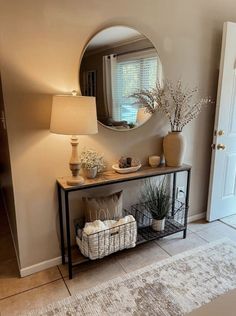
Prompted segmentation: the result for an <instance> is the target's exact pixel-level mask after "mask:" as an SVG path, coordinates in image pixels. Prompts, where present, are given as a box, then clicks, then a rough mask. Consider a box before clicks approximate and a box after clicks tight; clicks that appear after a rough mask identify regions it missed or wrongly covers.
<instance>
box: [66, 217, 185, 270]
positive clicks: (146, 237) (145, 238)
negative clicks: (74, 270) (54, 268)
mask: <svg viewBox="0 0 236 316" xmlns="http://www.w3.org/2000/svg"><path fill="white" fill-rule="evenodd" d="M181 231H182V232H183V233H185V232H186V227H185V226H183V225H180V224H179V223H178V222H175V221H174V220H169V219H168V220H167V221H166V224H165V230H163V231H161V232H156V231H154V230H153V229H152V228H151V227H144V228H139V229H138V234H137V243H136V246H138V245H140V244H143V243H146V242H149V241H151V240H155V239H160V238H163V237H166V236H169V235H174V234H176V233H178V232H181ZM129 249H130V248H129ZM131 249H133V248H131ZM127 250H128V249H124V250H121V251H127ZM66 259H67V255H66ZM101 259H102V258H101ZM101 259H96V260H90V259H89V258H87V257H85V256H83V255H82V253H81V252H80V250H79V247H78V246H73V247H72V266H73V267H75V266H78V265H80V264H82V263H85V262H88V261H99V260H101ZM66 261H68V260H66Z"/></svg>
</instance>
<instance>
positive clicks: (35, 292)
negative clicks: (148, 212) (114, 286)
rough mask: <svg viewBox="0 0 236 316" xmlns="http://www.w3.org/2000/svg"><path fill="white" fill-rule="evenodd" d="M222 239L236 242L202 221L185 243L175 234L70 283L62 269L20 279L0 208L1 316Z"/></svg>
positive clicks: (94, 265) (86, 269)
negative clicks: (225, 238)
mask: <svg viewBox="0 0 236 316" xmlns="http://www.w3.org/2000/svg"><path fill="white" fill-rule="evenodd" d="M224 236H225V237H228V238H231V239H232V240H234V241H236V230H235V229H233V228H231V227H230V226H228V225H226V224H224V223H222V222H220V221H216V222H213V223H206V222H205V221H203V220H201V221H197V222H194V223H190V224H189V226H188V234H187V238H186V239H182V233H178V234H175V235H172V236H169V237H166V238H164V239H162V240H159V241H153V242H150V243H147V244H143V245H140V246H138V247H136V248H133V249H130V250H125V251H123V252H121V253H117V254H114V255H112V256H110V257H107V258H105V259H102V260H100V262H89V263H85V264H83V265H81V266H80V267H79V268H78V269H77V271H75V273H74V277H73V279H72V280H69V279H68V273H67V269H66V267H65V266H62V265H61V266H57V267H53V268H50V269H47V270H45V271H42V272H38V273H35V274H33V275H30V276H27V277H25V278H19V275H18V270H17V262H16V258H15V254H14V249H13V244H12V241H11V235H10V231H9V229H8V226H7V221H6V217H5V214H4V213H3V212H2V210H1V207H0V315H1V316H8V315H11V316H14V315H18V314H19V313H24V311H26V310H29V309H35V308H39V307H42V306H45V305H46V304H49V303H52V302H53V301H57V300H60V299H63V298H66V297H69V296H70V295H73V294H74V293H76V292H79V291H82V290H84V289H87V288H90V287H93V286H95V285H97V284H99V283H102V282H105V281H107V280H109V279H112V278H115V277H117V276H120V275H124V274H125V273H129V272H130V271H134V270H136V269H139V268H141V267H143V266H145V265H148V264H151V263H154V262H157V261H159V260H163V259H165V258H168V257H169V256H173V255H175V254H177V253H180V252H183V251H186V250H189V249H192V248H194V247H197V246H200V245H203V244H206V243H207V242H210V241H212V240H216V239H219V238H222V237H224Z"/></svg>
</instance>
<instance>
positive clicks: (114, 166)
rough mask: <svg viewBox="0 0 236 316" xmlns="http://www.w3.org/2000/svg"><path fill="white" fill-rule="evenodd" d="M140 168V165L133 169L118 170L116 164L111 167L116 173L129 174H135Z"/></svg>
mask: <svg viewBox="0 0 236 316" xmlns="http://www.w3.org/2000/svg"><path fill="white" fill-rule="evenodd" d="M141 167H142V165H141V164H140V165H138V166H135V167H129V168H119V165H118V164H115V165H113V166H112V169H113V170H115V171H116V172H118V173H131V172H136V171H138V170H139V169H140V168H141Z"/></svg>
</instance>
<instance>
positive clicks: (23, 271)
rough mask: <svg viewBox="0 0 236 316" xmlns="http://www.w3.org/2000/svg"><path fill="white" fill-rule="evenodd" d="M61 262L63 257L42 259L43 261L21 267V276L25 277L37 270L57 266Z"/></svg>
mask: <svg viewBox="0 0 236 316" xmlns="http://www.w3.org/2000/svg"><path fill="white" fill-rule="evenodd" d="M59 264H61V257H57V258H53V259H50V260H46V261H42V262H39V263H36V264H34V265H32V266H29V267H26V268H22V269H20V276H21V277H25V276H27V275H30V274H33V273H35V272H39V271H42V270H45V269H48V268H51V267H54V266H57V265H59Z"/></svg>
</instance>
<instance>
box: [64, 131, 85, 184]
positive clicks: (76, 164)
mask: <svg viewBox="0 0 236 316" xmlns="http://www.w3.org/2000/svg"><path fill="white" fill-rule="evenodd" d="M78 144H79V141H78V137H77V136H71V145H72V155H71V159H70V164H69V165H70V170H71V172H72V176H71V177H70V178H68V180H67V184H68V185H71V186H73V185H80V184H83V183H84V178H83V177H81V176H79V171H80V161H79V156H78V150H77V148H78Z"/></svg>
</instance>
